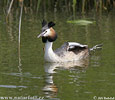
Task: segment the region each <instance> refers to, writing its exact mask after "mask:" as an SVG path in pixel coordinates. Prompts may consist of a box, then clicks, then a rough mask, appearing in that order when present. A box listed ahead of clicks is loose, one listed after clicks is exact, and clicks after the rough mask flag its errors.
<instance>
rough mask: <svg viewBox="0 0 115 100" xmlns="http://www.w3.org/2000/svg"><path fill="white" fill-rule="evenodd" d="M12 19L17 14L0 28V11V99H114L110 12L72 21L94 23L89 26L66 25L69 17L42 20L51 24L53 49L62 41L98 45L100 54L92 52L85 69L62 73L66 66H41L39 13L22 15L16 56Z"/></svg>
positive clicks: (114, 27) (113, 19)
mask: <svg viewBox="0 0 115 100" xmlns="http://www.w3.org/2000/svg"><path fill="white" fill-rule="evenodd" d="M18 15H19V12H16V13H15V12H14V13H13V14H12V13H11V14H10V16H9V22H8V23H6V21H5V15H4V14H3V12H2V11H1V12H0V98H1V97H21V96H22V97H27V96H31V97H32V96H35V97H37V98H38V99H39V97H43V98H44V99H46V100H95V98H96V99H99V97H115V68H114V67H115V35H114V34H115V13H114V11H112V12H110V13H109V14H102V15H95V14H89V15H87V16H80V15H77V16H76V17H75V20H79V19H85V20H89V21H95V23H94V24H90V25H77V24H72V23H67V20H72V19H73V17H72V16H66V15H64V14H62V13H61V14H60V13H57V14H52V13H50V12H49V13H46V14H45V15H44V16H45V17H44V18H45V19H47V20H49V21H51V20H52V21H54V22H55V23H56V26H55V27H54V28H55V30H56V32H57V34H58V39H57V41H56V42H55V43H54V49H55V48H58V47H60V46H61V45H62V44H63V43H64V42H66V41H73V42H80V43H82V44H88V45H89V47H92V46H94V45H96V44H100V43H103V49H102V50H97V51H96V52H93V53H92V56H91V57H90V58H89V62H87V63H86V66H85V67H84V66H80V67H78V66H76V67H71V68H67V65H69V64H67V65H66V64H65V65H62V67H60V65H58V64H50V63H45V62H44V57H43V55H44V51H43V47H44V44H43V43H42V41H41V39H37V35H38V34H39V33H40V32H41V20H42V19H43V14H39V15H36V14H33V13H32V14H31V13H30V14H29V13H28V14H24V13H23V18H22V29H21V46H20V53H19V47H18V46H19V45H18V22H19V16H18ZM19 54H20V55H19ZM19 57H20V59H21V62H19ZM56 67H59V68H56ZM12 100H13V99H12ZM20 100H22V99H20ZM34 100H35V99H34Z"/></svg>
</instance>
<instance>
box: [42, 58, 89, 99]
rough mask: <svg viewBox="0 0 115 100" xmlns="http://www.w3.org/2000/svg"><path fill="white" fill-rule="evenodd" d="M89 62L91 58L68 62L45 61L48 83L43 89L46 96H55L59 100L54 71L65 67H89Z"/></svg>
mask: <svg viewBox="0 0 115 100" xmlns="http://www.w3.org/2000/svg"><path fill="white" fill-rule="evenodd" d="M88 64H89V59H86V60H80V61H75V62H66V63H45V64H44V68H45V72H46V76H45V81H46V85H45V86H44V88H43V91H44V93H45V95H46V98H50V99H51V98H55V99H56V100H59V99H58V98H56V97H57V92H58V87H57V86H56V85H55V83H54V81H53V77H54V73H56V69H59V68H64V69H70V68H83V69H84V68H87V67H88Z"/></svg>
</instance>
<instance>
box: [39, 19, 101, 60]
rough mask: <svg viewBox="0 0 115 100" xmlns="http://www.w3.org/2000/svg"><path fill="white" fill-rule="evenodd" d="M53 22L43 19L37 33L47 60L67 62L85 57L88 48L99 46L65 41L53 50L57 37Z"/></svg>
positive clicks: (87, 53)
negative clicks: (40, 38)
mask: <svg viewBox="0 0 115 100" xmlns="http://www.w3.org/2000/svg"><path fill="white" fill-rule="evenodd" d="M54 25H55V23H54V22H49V23H47V22H46V21H45V20H43V22H42V33H41V34H39V35H38V38H39V37H42V42H43V43H45V55H44V58H45V60H46V61H47V62H68V61H78V60H81V59H86V58H87V57H88V56H89V52H90V50H93V49H96V48H100V45H96V46H94V47H93V48H91V49H90V48H88V45H82V44H80V43H76V42H65V43H64V44H63V45H62V46H61V47H60V48H58V49H56V50H55V51H53V49H52V45H53V42H54V41H55V40H56V39H57V34H56V32H55V30H54V29H53V28H52V27H53V26H54Z"/></svg>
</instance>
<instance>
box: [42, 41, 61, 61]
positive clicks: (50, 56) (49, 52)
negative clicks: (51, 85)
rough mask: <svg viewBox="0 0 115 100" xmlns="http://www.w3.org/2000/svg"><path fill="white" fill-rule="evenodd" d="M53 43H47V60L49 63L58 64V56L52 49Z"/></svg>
mask: <svg viewBox="0 0 115 100" xmlns="http://www.w3.org/2000/svg"><path fill="white" fill-rule="evenodd" d="M52 45H53V42H48V41H47V42H46V44H45V56H44V57H45V60H46V61H48V62H57V61H58V60H59V58H58V56H57V55H56V54H55V53H54V51H53V49H52Z"/></svg>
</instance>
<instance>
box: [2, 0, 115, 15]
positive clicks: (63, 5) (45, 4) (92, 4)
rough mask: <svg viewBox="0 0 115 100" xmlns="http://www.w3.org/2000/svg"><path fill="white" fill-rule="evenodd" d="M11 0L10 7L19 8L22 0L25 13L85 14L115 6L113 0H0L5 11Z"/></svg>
mask: <svg viewBox="0 0 115 100" xmlns="http://www.w3.org/2000/svg"><path fill="white" fill-rule="evenodd" d="M12 1H13V4H12V9H15V8H19V5H20V2H24V12H26V13H28V12H29V11H34V12H36V13H39V12H46V11H53V12H65V13H68V14H76V13H82V14H85V13H88V12H92V11H95V12H104V11H106V12H109V11H110V10H111V9H113V8H114V7H115V0H1V3H0V5H1V6H2V7H4V8H5V9H6V11H7V10H8V8H9V6H10V4H11V2H12ZM7 12H8V11H7Z"/></svg>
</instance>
